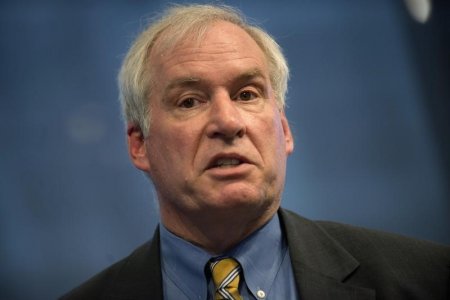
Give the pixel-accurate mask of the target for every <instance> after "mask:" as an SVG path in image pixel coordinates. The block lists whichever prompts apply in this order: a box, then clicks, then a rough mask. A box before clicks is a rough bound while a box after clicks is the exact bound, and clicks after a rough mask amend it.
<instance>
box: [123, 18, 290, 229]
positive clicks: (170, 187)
mask: <svg viewBox="0 0 450 300" xmlns="http://www.w3.org/2000/svg"><path fill="white" fill-rule="evenodd" d="M150 57H151V60H152V61H153V62H154V63H155V66H154V68H153V72H152V74H153V78H155V83H154V84H153V85H152V92H151V96H150V106H151V120H152V121H151V124H150V130H149V134H148V138H146V139H145V140H144V144H143V147H145V149H141V150H142V151H141V152H140V153H141V154H143V155H142V156H141V157H139V158H138V159H136V158H133V161H134V163H135V165H136V166H137V167H138V168H140V169H142V170H144V171H146V172H147V173H148V174H149V175H150V177H151V178H152V181H153V183H154V185H155V188H156V191H157V193H158V197H159V202H160V209H161V213H162V219H163V222H167V221H168V220H167V219H170V218H184V217H187V216H189V215H196V214H197V215H198V213H204V212H211V213H215V212H220V211H227V210H228V211H233V210H235V211H237V210H239V209H246V210H248V211H249V213H252V212H257V211H265V212H267V211H271V212H275V211H276V209H277V208H278V206H279V200H280V197H281V191H282V189H283V184H284V177H285V169H286V157H287V155H288V154H290V153H291V152H292V149H293V140H292V136H291V132H290V129H289V126H288V123H287V120H286V117H285V115H284V113H283V112H281V111H280V109H279V108H278V106H277V104H276V100H275V98H274V92H273V91H272V87H271V84H270V78H269V71H268V66H267V63H266V60H265V57H264V54H263V52H262V51H261V49H260V48H259V47H258V45H257V44H256V43H255V41H254V40H253V39H252V38H251V37H250V36H249V35H248V34H247V33H246V32H245V31H243V30H242V29H241V28H239V27H237V26H235V25H233V24H231V23H227V22H218V23H215V24H214V25H212V26H211V27H210V29H209V30H208V31H207V33H206V35H205V36H204V38H203V39H202V41H201V42H200V43H199V42H194V41H192V39H191V40H190V39H189V38H187V39H186V40H185V41H184V42H182V43H180V44H179V45H177V46H176V47H175V48H174V49H172V50H171V51H165V52H159V51H158V42H157V43H156V45H155V48H154V49H153V50H152V52H151V53H150ZM130 138H132V136H131V135H130V134H129V139H130ZM129 141H130V140H129ZM130 145H131V146H130V147H133V143H132V142H131V143H130ZM130 152H133V149H130ZM132 157H133V155H132ZM164 219H166V220H164Z"/></svg>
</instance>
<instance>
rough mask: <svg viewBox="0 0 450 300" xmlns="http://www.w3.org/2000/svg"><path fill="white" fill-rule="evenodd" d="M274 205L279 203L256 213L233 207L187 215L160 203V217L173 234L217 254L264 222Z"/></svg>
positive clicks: (233, 244)
mask: <svg viewBox="0 0 450 300" xmlns="http://www.w3.org/2000/svg"><path fill="white" fill-rule="evenodd" d="M277 209H278V206H276V207H273V208H266V209H265V210H263V211H260V212H256V213H255V211H257V210H255V209H253V210H252V209H250V208H242V209H239V210H238V209H236V208H234V209H230V210H229V211H227V210H224V209H220V210H219V211H217V212H215V211H208V212H207V213H204V212H191V213H190V214H189V215H186V214H177V213H174V210H170V209H164V208H163V207H161V220H162V222H163V224H164V226H165V227H166V228H167V229H168V230H169V231H171V232H172V233H173V234H175V235H177V236H179V237H181V238H183V239H184V240H187V241H188V242H190V243H192V244H194V245H196V246H198V247H200V248H202V249H204V250H205V251H207V252H209V253H211V254H213V255H220V254H223V253H225V252H226V251H228V250H230V249H231V248H233V247H234V246H236V245H237V244H239V242H241V241H242V240H244V239H245V238H246V237H248V236H249V235H250V234H252V233H253V232H254V231H256V230H257V229H259V228H260V227H262V226H263V225H264V224H266V223H267V222H268V221H269V220H270V219H271V218H272V216H273V215H274V214H275V213H276V211H277ZM249 212H253V213H249Z"/></svg>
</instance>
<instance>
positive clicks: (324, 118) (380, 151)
mask: <svg viewBox="0 0 450 300" xmlns="http://www.w3.org/2000/svg"><path fill="white" fill-rule="evenodd" d="M182 2H183V1H180V2H179V3H182ZM199 2H200V3H202V2H204V1H199ZM225 3H226V4H230V5H233V6H236V7H238V8H239V9H241V10H242V11H243V12H244V13H245V14H246V15H247V16H248V17H250V18H251V19H253V20H256V23H257V24H259V25H260V26H262V27H263V28H265V29H267V30H268V31H269V32H270V33H271V34H272V35H273V36H275V37H276V39H277V40H278V42H279V43H280V44H281V46H282V47H283V49H284V51H285V54H286V56H287V58H288V61H289V63H290V66H291V71H292V76H291V80H290V89H289V96H288V103H289V108H288V112H287V114H288V118H289V119H290V122H291V126H292V128H293V131H294V135H295V139H296V149H295V153H294V154H293V155H292V156H291V157H290V158H289V166H288V176H287V183H286V191H285V194H284V200H283V206H284V207H286V208H289V209H292V210H294V211H296V212H298V213H300V214H302V215H304V216H306V217H308V218H312V219H327V220H335V221H339V222H344V223H349V224H355V225H360V226H365V227H370V228H375V229H380V230H386V231H391V232H396V233H400V234H403V235H408V236H412V237H416V238H421V239H427V240H432V241H435V242H439V243H445V244H450V199H449V198H450V197H449V196H450V189H449V182H450V180H449V177H450V140H449V139H450V132H449V131H450V122H449V118H450V109H449V100H450V10H449V3H450V2H449V1H434V2H433V3H431V4H432V5H431V6H430V2H429V1H426V0H411V1H402V0H396V1H395V0H394V1H393V0H372V1H359V0H343V1H332V0H316V1H307V0H303V1H295V3H294V1H292V2H291V1H283V0H279V1H269V0H267V1H263V0H260V1H252V2H250V1H237V0H236V1H225ZM165 7H167V3H166V2H165V1H143V0H134V1H131V0H130V1H87V0H80V1H56V0H55V1H51V0H47V1H45V0H43V1H21V0H10V1H6V0H3V1H0V36H1V41H0V138H1V140H0V266H1V267H0V298H1V299H55V298H56V297H57V296H59V295H61V294H62V293H64V292H66V291H67V290H69V289H71V288H72V287H74V286H76V285H78V284H79V283H81V282H82V281H84V280H86V279H87V278H88V277H90V276H92V275H93V274H95V273H97V272H98V271H100V270H101V269H103V268H104V267H106V266H108V265H110V264H111V263H113V262H115V261H117V260H118V259H120V258H121V257H123V256H125V255H127V254H128V253H129V252H130V251H131V250H132V249H134V248H135V247H137V246H138V245H140V244H141V243H143V242H145V241H146V240H148V239H149V238H150V237H151V236H152V233H153V230H154V228H155V225H156V223H157V221H158V213H157V208H156V206H155V199H154V197H153V192H152V189H151V186H150V184H149V182H148V180H147V179H146V178H145V177H144V176H143V175H142V174H141V173H140V172H138V171H137V170H136V169H134V167H133V166H132V165H131V163H130V161H129V159H128V155H127V150H126V145H125V132H124V130H123V125H122V122H121V117H120V110H119V104H118V100H117V87H116V74H117V71H118V69H119V66H120V64H121V60H122V58H123V56H124V54H125V53H126V51H127V49H128V47H129V45H130V43H131V41H132V40H133V38H134V37H135V36H136V34H137V33H138V32H139V31H140V30H141V29H142V28H143V26H144V25H145V24H146V23H147V21H146V20H147V19H148V18H150V17H152V16H154V15H155V13H156V12H159V11H161V10H162V9H163V8H165Z"/></svg>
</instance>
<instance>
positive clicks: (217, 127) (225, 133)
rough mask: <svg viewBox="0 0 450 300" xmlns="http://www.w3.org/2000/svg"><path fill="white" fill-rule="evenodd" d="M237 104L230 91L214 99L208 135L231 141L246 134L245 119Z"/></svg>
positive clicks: (207, 129)
mask: <svg viewBox="0 0 450 300" xmlns="http://www.w3.org/2000/svg"><path fill="white" fill-rule="evenodd" d="M237 105H238V104H237V103H236V101H234V100H232V99H231V98H230V96H229V95H228V93H222V94H221V95H217V96H216V97H214V98H213V99H212V101H211V106H210V112H209V120H208V125H207V128H206V132H207V135H208V137H210V138H222V139H225V140H228V141H229V140H232V139H234V138H240V137H243V136H244V134H245V132H246V127H245V121H244V119H243V116H242V112H241V111H240V110H239V107H237Z"/></svg>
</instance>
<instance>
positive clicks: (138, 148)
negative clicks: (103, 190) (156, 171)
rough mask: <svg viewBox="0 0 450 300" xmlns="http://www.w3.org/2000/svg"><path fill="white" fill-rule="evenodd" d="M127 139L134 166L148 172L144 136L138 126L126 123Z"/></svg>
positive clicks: (148, 163) (148, 164)
mask: <svg viewBox="0 0 450 300" xmlns="http://www.w3.org/2000/svg"><path fill="white" fill-rule="evenodd" d="M127 141H128V153H129V155H130V158H131V161H132V162H133V164H134V166H135V167H136V168H138V169H139V170H142V171H145V172H147V173H148V172H150V161H149V160H148V156H147V147H146V145H145V137H144V134H143V132H142V130H141V128H140V127H139V126H137V125H134V124H128V128H127Z"/></svg>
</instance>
